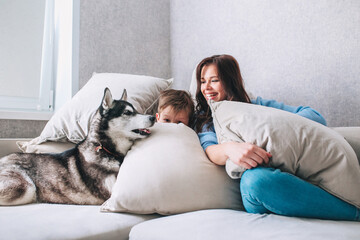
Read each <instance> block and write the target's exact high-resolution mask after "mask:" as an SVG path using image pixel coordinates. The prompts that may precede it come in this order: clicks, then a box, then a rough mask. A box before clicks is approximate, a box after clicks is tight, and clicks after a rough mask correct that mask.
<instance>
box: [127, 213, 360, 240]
mask: <svg viewBox="0 0 360 240" xmlns="http://www.w3.org/2000/svg"><path fill="white" fill-rule="evenodd" d="M359 238H360V223H359V222H350V221H328V220H317V219H305V218H295V217H284V216H279V215H274V214H250V213H246V212H242V211H234V210H228V209H213V210H202V211H196V212H189V213H184V214H178V215H173V216H168V217H163V218H158V219H153V220H149V221H146V222H142V223H140V224H137V225H136V226H134V227H133V228H132V230H131V232H130V238H129V239H130V240H169V239H171V240H184V239H187V240H192V239H194V240H195V239H196V240H201V239H221V240H233V239H251V240H263V239H276V240H289V239H291V240H309V239H316V240H329V239H341V240H346V239H349V240H350V239H351V240H354V239H359Z"/></svg>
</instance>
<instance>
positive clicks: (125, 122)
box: [0, 88, 155, 205]
mask: <svg viewBox="0 0 360 240" xmlns="http://www.w3.org/2000/svg"><path fill="white" fill-rule="evenodd" d="M126 98H127V94H126V90H124V93H123V95H122V97H121V99H120V100H114V99H113V98H112V96H111V93H110V90H109V89H108V88H106V89H105V91H104V97H103V99H102V103H101V105H100V107H99V108H98V110H97V111H96V113H95V115H94V117H93V118H92V120H91V125H90V130H89V133H88V135H87V137H86V138H85V139H84V140H83V141H82V142H80V143H79V144H77V145H76V146H75V148H72V149H69V150H67V151H65V152H62V153H58V154H51V153H50V154H35V153H13V154H10V155H8V156H5V157H3V158H2V159H0V205H20V204H28V203H34V202H48V203H64V204H88V205H100V204H102V203H103V202H104V201H105V200H107V199H108V198H109V197H110V195H111V190H112V187H113V185H114V183H115V180H116V176H117V173H118V171H119V168H120V165H121V163H122V162H123V159H124V156H125V155H126V153H127V152H128V150H129V149H130V148H131V146H132V145H133V143H134V141H135V140H137V139H140V138H144V137H146V136H148V135H149V134H150V131H149V130H148V129H147V128H149V127H151V126H153V125H154V122H155V117H154V116H150V115H141V114H139V113H138V112H136V110H135V109H134V107H133V106H132V105H131V104H130V103H129V102H127V101H126Z"/></svg>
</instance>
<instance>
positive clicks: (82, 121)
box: [22, 73, 173, 150]
mask: <svg viewBox="0 0 360 240" xmlns="http://www.w3.org/2000/svg"><path fill="white" fill-rule="evenodd" d="M172 82H173V79H168V80H166V79H162V78H156V77H150V76H143V75H131V74H120V73H97V74H96V73H95V74H94V75H93V76H92V78H91V79H90V80H89V81H88V82H87V83H86V84H85V86H83V87H82V88H81V89H80V91H79V92H77V93H76V94H75V96H74V97H73V98H72V99H71V100H70V101H68V102H67V103H66V104H65V105H64V106H63V107H62V108H60V109H59V110H58V111H57V112H56V113H55V114H54V116H52V118H51V119H50V120H49V122H48V123H47V124H46V126H45V128H44V129H43V131H42V132H41V134H40V136H39V137H37V138H35V139H32V140H31V141H30V142H28V143H26V144H25V145H22V150H24V149H26V148H29V149H30V148H32V147H31V146H32V145H38V144H41V143H43V142H46V141H54V142H59V141H61V142H68V141H69V142H72V143H78V142H80V141H82V140H83V139H84V138H85V137H86V135H87V133H88V129H89V124H90V119H91V118H92V116H93V115H94V113H95V111H96V109H97V108H98V107H99V105H100V103H101V99H102V96H103V94H104V89H105V88H106V87H108V88H109V89H110V90H111V93H112V95H113V97H114V98H115V99H119V98H120V97H121V95H122V93H123V90H124V89H126V90H127V94H128V101H129V102H130V103H132V104H133V105H134V107H135V109H136V110H137V111H139V112H140V113H147V114H154V113H155V111H156V106H157V100H158V97H159V94H160V92H161V91H163V90H166V89H168V88H170V87H171V85H172Z"/></svg>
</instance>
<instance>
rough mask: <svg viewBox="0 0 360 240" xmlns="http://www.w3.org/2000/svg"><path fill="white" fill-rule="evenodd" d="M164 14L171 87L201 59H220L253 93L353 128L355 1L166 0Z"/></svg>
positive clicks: (358, 11)
mask: <svg viewBox="0 0 360 240" xmlns="http://www.w3.org/2000/svg"><path fill="white" fill-rule="evenodd" d="M170 16H171V65H172V74H173V77H174V78H175V87H176V88H183V89H188V86H189V84H190V78H191V73H192V71H193V69H194V67H195V65H196V64H197V63H198V62H199V61H200V60H201V59H203V58H205V57H207V56H211V55H214V54H222V53H227V54H231V55H233V56H234V57H235V58H236V59H237V60H238V61H239V64H240V68H241V71H242V74H243V77H244V79H245V84H246V88H247V89H248V90H249V91H251V92H252V93H254V94H255V95H259V96H262V97H263V98H268V99H276V100H279V101H283V102H285V103H286V104H290V105H310V106H311V107H313V108H315V109H317V110H319V111H320V112H321V113H322V114H323V115H324V116H325V118H326V119H327V121H328V124H329V125H330V126H360V111H359V109H360V108H359V104H360V78H359V76H360V58H359V56H360V27H359V26H360V1H358V0H343V1H338V0H317V1H313V0H292V1H288V0H237V1H233V0H212V1H207V0H198V1H186V0H173V1H171V6H170Z"/></svg>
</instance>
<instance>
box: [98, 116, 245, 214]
mask: <svg viewBox="0 0 360 240" xmlns="http://www.w3.org/2000/svg"><path fill="white" fill-rule="evenodd" d="M151 132H152V133H151V135H150V136H149V137H148V138H146V139H143V140H141V141H137V142H136V143H135V145H133V147H132V148H131V150H130V151H129V152H128V153H127V155H126V157H125V160H124V163H123V164H122V166H121V168H120V171H119V174H118V177H117V180H116V183H115V185H114V187H113V191H112V195H111V197H110V199H108V200H107V201H106V202H105V203H104V204H103V205H102V207H101V210H102V211H110V212H132V213H140V214H150V213H159V214H164V215H168V214H176V213H183V212H190V211H195V210H200V209H211V208H231V209H243V207H242V202H241V197H240V190H239V181H238V180H232V179H230V178H229V177H228V176H227V175H226V172H225V171H224V168H223V167H220V166H217V165H215V164H213V163H212V162H210V160H208V158H207V157H206V155H205V153H204V151H203V149H202V148H201V145H200V142H199V139H198V136H197V134H196V133H195V132H194V131H193V130H192V129H190V128H189V127H187V126H185V125H183V124H172V123H156V124H155V126H154V127H152V128H151Z"/></svg>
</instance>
